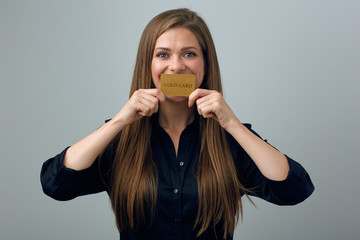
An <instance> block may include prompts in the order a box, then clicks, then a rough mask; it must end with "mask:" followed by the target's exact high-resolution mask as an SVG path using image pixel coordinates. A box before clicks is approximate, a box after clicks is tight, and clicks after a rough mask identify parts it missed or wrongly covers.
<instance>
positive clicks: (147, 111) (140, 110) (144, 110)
mask: <svg viewBox="0 0 360 240" xmlns="http://www.w3.org/2000/svg"><path fill="white" fill-rule="evenodd" d="M137 114H139V115H140V116H143V117H145V116H151V115H152V114H153V110H152V108H151V107H149V106H148V105H146V104H143V103H141V102H139V103H138V105H137Z"/></svg>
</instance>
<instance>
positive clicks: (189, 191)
mask: <svg viewBox="0 0 360 240" xmlns="http://www.w3.org/2000/svg"><path fill="white" fill-rule="evenodd" d="M151 118H152V136H151V151H152V158H153V160H154V162H155V165H156V167H157V172H158V184H159V185H158V200H157V204H156V214H155V216H154V219H153V223H152V224H151V226H150V227H149V228H146V227H144V228H143V229H142V230H140V231H136V232H135V231H132V230H126V231H124V232H121V233H120V238H121V239H132V240H135V239H136V240H140V239H147V240H150V239H154V240H155V239H156V240H161V239H166V240H170V239H186V240H190V239H207V240H209V239H222V237H223V233H222V231H221V226H218V227H216V229H215V231H214V229H208V230H207V231H206V232H205V233H204V234H202V235H201V236H200V237H199V238H196V233H197V230H196V229H195V230H193V223H194V220H195V218H196V215H197V209H198V192H197V179H196V175H195V169H196V163H197V159H198V156H199V152H200V140H201V136H200V132H199V119H198V118H196V119H195V120H194V121H193V122H192V123H191V124H190V125H188V126H187V127H186V129H185V130H184V131H183V132H182V134H181V136H180V141H179V148H178V155H177V156H176V154H175V148H174V145H173V142H172V140H171V138H170V136H169V135H168V134H167V133H166V132H165V130H164V129H163V128H162V127H161V126H160V125H159V124H158V120H157V116H156V115H154V116H153V117H151ZM245 126H246V127H247V128H248V129H250V130H251V125H250V124H245ZM251 131H252V132H253V133H255V132H254V131H253V130H251ZM255 134H256V133H255ZM256 135H257V134H256ZM257 136H258V135H257ZM227 140H228V144H229V147H230V151H231V154H232V157H233V159H234V163H235V167H236V168H237V172H238V175H239V179H240V182H241V183H242V184H243V185H244V186H245V187H246V188H253V187H256V192H255V195H256V196H257V197H260V198H262V199H264V200H266V201H269V202H272V203H274V204H277V205H294V204H297V203H300V202H302V201H303V200H305V199H306V198H307V197H308V196H310V194H311V193H312V192H313V191H314V186H313V184H312V182H311V180H310V177H309V175H308V173H307V172H306V171H305V169H304V168H303V167H302V166H301V165H300V164H299V163H297V162H295V161H294V160H292V159H291V158H289V157H287V156H286V157H287V159H288V162H289V166H290V170H289V173H288V176H287V178H286V179H285V180H283V181H273V180H270V179H267V178H266V177H264V176H263V175H262V173H261V172H260V171H259V169H258V168H257V166H256V165H255V163H254V162H253V161H252V159H251V158H250V157H249V155H248V154H247V153H246V152H245V151H244V150H243V149H242V148H241V146H240V145H239V144H238V143H237V141H236V140H235V139H234V138H233V137H232V136H231V135H230V134H228V133H227ZM115 145H116V144H114V145H113V147H109V148H108V149H106V151H105V153H104V154H103V157H102V159H101V165H100V166H101V167H100V171H99V164H98V161H99V159H97V160H96V161H95V162H94V164H93V165H92V166H91V167H89V168H88V169H84V170H81V171H75V170H72V169H68V168H66V167H65V166H64V165H63V159H64V155H65V152H66V149H65V150H64V151H63V152H61V153H60V154H58V155H57V156H55V157H53V158H50V159H49V160H47V161H46V162H45V163H44V164H43V166H42V170H41V184H42V187H43V190H44V192H45V193H46V194H47V195H49V196H50V197H52V198H54V199H57V200H70V199H73V198H75V197H77V196H81V195H86V194H92V193H97V192H101V191H107V192H109V189H108V187H107V186H109V181H110V177H109V176H110V174H111V166H112V162H113V159H114V154H115V149H116V146H115ZM100 172H101V173H100ZM104 176H105V177H104ZM103 180H104V181H103ZM227 239H232V237H230V236H229V237H228V238H227Z"/></svg>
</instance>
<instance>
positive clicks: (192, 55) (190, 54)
mask: <svg viewBox="0 0 360 240" xmlns="http://www.w3.org/2000/svg"><path fill="white" fill-rule="evenodd" d="M184 56H185V57H194V56H196V54H195V53H192V52H188V53H185V54H184Z"/></svg>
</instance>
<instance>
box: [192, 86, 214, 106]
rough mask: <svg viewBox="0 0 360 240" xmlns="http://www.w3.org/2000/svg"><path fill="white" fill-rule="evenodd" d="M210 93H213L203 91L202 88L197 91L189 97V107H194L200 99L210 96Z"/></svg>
mask: <svg viewBox="0 0 360 240" xmlns="http://www.w3.org/2000/svg"><path fill="white" fill-rule="evenodd" d="M210 93H211V91H210V90H208V89H201V88H198V89H196V90H195V91H193V92H192V93H191V94H190V96H189V102H188V106H189V107H192V106H193V105H194V103H195V101H196V100H197V99H198V98H200V97H203V96H206V95H209V94H210Z"/></svg>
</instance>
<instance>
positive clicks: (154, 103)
mask: <svg viewBox="0 0 360 240" xmlns="http://www.w3.org/2000/svg"><path fill="white" fill-rule="evenodd" d="M138 101H139V103H141V104H142V105H144V106H146V107H148V108H149V111H148V114H150V115H152V114H153V113H154V112H157V111H158V106H159V103H158V99H157V98H155V97H152V96H149V95H146V96H144V97H142V98H139V99H138Z"/></svg>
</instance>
